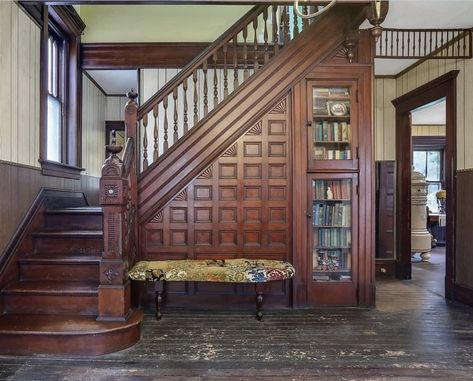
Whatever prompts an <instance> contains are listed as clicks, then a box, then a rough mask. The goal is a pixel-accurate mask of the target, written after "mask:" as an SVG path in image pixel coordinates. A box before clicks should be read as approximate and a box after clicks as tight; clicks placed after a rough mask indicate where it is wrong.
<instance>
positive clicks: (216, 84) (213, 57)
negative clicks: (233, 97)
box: [212, 52, 218, 108]
mask: <svg viewBox="0 0 473 381" xmlns="http://www.w3.org/2000/svg"><path fill="white" fill-rule="evenodd" d="M212 59H213V61H214V108H215V107H217V105H218V78H217V52H214V54H213V56H212Z"/></svg>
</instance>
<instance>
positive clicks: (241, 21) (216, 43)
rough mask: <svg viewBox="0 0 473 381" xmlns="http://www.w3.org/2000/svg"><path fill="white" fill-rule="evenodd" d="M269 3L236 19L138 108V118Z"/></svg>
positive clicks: (190, 74) (150, 109)
mask: <svg viewBox="0 0 473 381" xmlns="http://www.w3.org/2000/svg"><path fill="white" fill-rule="evenodd" d="M267 7H268V5H258V6H255V7H253V8H252V9H251V10H249V11H248V12H247V13H246V14H245V15H243V16H242V17H241V18H240V19H239V20H238V21H236V22H235V23H234V24H233V25H232V26H231V27H230V28H229V29H227V30H226V31H225V33H223V34H222V35H221V36H220V37H219V38H218V39H216V40H215V41H214V42H213V43H212V44H210V45H209V46H208V47H207V48H206V49H204V50H203V51H202V52H201V53H200V54H199V55H198V56H197V57H195V58H194V59H193V60H192V61H191V62H189V63H188V64H187V65H186V66H185V67H184V68H183V69H182V70H181V71H180V72H179V73H178V74H177V75H176V76H175V77H174V78H173V79H172V80H170V81H169V82H168V83H166V84H165V85H164V86H163V87H162V88H161V89H160V90H159V91H158V92H157V93H156V94H155V95H153V96H152V97H151V98H150V99H148V100H147V101H146V102H145V103H143V105H141V107H140V108H139V109H138V120H141V119H142V118H143V115H145V114H147V113H149V112H150V111H152V110H153V107H154V106H155V105H157V104H158V103H159V102H161V101H162V100H163V98H164V97H165V96H167V95H169V94H170V93H172V91H173V89H174V88H175V87H177V86H179V85H180V84H181V83H182V82H183V81H184V79H186V78H188V77H190V76H192V73H193V71H194V70H196V69H198V68H199V67H200V66H201V65H202V64H203V63H204V62H205V61H206V60H208V59H210V58H211V57H212V56H213V54H214V53H216V52H218V50H219V49H220V48H222V47H223V45H225V44H226V43H228V41H230V40H231V39H232V38H233V37H234V36H235V35H236V34H238V33H239V32H240V31H241V30H242V28H243V26H244V25H247V24H248V23H249V22H250V21H252V20H253V19H254V18H255V17H258V16H259V15H260V14H261V13H262V12H263V10H264V9H265V8H267Z"/></svg>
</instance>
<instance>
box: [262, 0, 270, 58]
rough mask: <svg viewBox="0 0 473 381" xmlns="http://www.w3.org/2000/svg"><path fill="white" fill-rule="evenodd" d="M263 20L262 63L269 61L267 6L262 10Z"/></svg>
mask: <svg viewBox="0 0 473 381" xmlns="http://www.w3.org/2000/svg"><path fill="white" fill-rule="evenodd" d="M263 22H264V33H263V38H264V63H265V64H266V63H268V61H269V51H268V8H264V10H263Z"/></svg>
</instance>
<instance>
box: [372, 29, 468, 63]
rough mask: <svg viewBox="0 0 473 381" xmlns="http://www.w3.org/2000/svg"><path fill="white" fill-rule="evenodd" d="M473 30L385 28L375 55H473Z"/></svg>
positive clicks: (439, 57)
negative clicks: (472, 34)
mask: <svg viewBox="0 0 473 381" xmlns="http://www.w3.org/2000/svg"><path fill="white" fill-rule="evenodd" d="M471 33H472V31H471V29H389V28H385V29H383V32H382V34H381V36H380V37H379V38H378V41H377V42H376V54H375V58H395V59H400V58H407V59H416V58H417V59H420V58H427V57H428V58H433V59H447V58H472V38H471V37H472V36H471Z"/></svg>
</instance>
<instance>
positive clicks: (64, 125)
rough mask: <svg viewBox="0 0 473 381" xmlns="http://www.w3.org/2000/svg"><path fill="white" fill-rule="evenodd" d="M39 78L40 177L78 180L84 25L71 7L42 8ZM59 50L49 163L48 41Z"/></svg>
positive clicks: (80, 144)
mask: <svg viewBox="0 0 473 381" xmlns="http://www.w3.org/2000/svg"><path fill="white" fill-rule="evenodd" d="M41 14H42V18H41V28H42V32H41V69H40V70H41V74H40V92H41V99H40V157H39V162H40V163H41V169H42V174H43V175H48V176H56V177H64V178H72V179H80V174H81V172H82V171H83V170H84V169H83V168H81V161H82V160H81V159H82V158H81V147H82V139H81V137H82V129H81V115H80V114H81V92H82V76H81V70H80V36H81V34H82V31H83V29H84V28H85V24H84V23H83V22H82V20H81V19H80V17H79V16H78V15H77V13H76V12H75V10H74V9H73V7H72V6H49V5H42V7H41ZM51 37H53V38H54V39H55V40H56V41H58V42H60V44H59V46H58V87H57V97H54V98H55V99H57V100H58V101H59V102H60V109H61V115H60V127H59V130H60V141H59V143H60V149H59V157H60V160H59V161H53V160H48V152H47V149H48V97H49V96H50V94H49V78H48V75H49V58H50V57H49V51H48V44H49V39H50V38H51Z"/></svg>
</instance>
